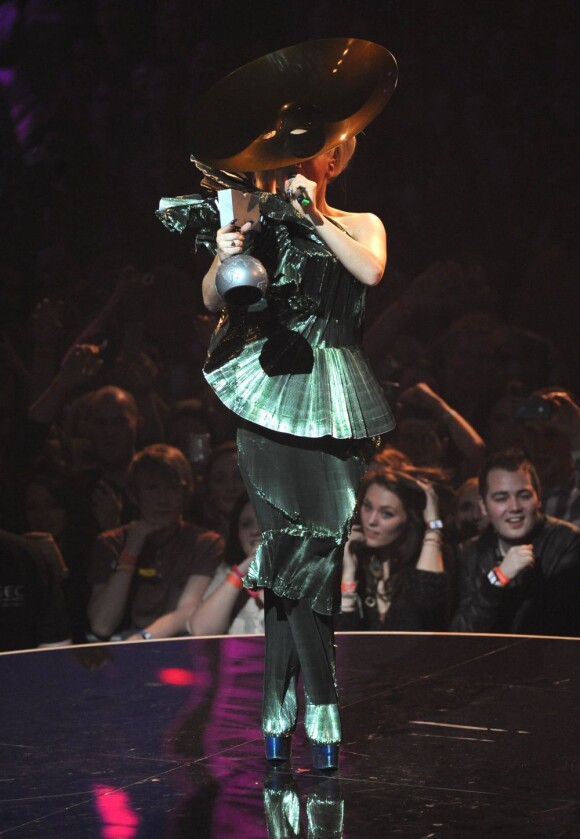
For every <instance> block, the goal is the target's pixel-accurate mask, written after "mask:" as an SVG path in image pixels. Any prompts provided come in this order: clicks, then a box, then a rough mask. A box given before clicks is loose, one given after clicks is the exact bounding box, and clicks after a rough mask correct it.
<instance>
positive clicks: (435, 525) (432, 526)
mask: <svg viewBox="0 0 580 839" xmlns="http://www.w3.org/2000/svg"><path fill="white" fill-rule="evenodd" d="M443 527H444V525H443V522H442V521H441V519H433V520H432V521H428V522H427V530H443Z"/></svg>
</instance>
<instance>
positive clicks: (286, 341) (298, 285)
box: [157, 173, 394, 744]
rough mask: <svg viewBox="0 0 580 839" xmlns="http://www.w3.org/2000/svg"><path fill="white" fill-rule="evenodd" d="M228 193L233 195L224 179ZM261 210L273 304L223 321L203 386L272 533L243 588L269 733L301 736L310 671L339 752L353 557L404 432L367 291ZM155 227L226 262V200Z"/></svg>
mask: <svg viewBox="0 0 580 839" xmlns="http://www.w3.org/2000/svg"><path fill="white" fill-rule="evenodd" d="M206 174H207V173H206ZM219 183H220V185H222V186H231V185H232V183H231V182H229V181H228V177H227V176H224V174H223V173H219ZM245 189H246V191H247V189H248V187H247V186H245ZM259 200H260V213H261V230H260V231H259V233H257V234H256V235H254V236H253V237H248V238H249V239H250V241H249V245H248V247H247V248H246V252H247V253H250V254H251V255H252V256H254V257H256V258H258V259H259V260H260V261H261V262H262V263H263V265H264V266H265V268H266V270H267V272H268V276H269V278H270V285H269V288H268V290H267V293H266V299H265V300H264V301H261V302H260V303H258V304H255V305H253V306H251V307H250V308H249V309H247V310H233V311H230V312H229V313H228V312H226V311H225V310H224V312H223V313H222V316H221V319H220V321H219V323H218V326H217V328H216V331H215V333H214V335H213V337H212V340H211V343H210V347H209V352H208V358H207V362H206V365H205V367H204V373H205V376H206V379H207V381H208V382H209V384H210V385H211V386H212V388H213V389H214V391H215V392H216V394H217V395H218V396H219V398H220V399H221V400H222V402H224V404H225V405H227V406H228V407H229V408H230V409H231V410H232V411H234V412H235V413H236V414H237V415H238V416H239V417H240V418H241V427H240V429H239V432H238V453H239V463H240V469H241V472H242V476H243V478H244V482H245V484H246V488H247V490H248V493H249V496H250V498H251V500H252V504H253V506H254V509H255V512H256V516H257V518H258V521H259V523H260V526H261V528H262V533H263V543H262V545H261V546H260V548H259V549H258V551H257V554H256V557H255V560H254V561H253V563H252V564H251V566H250V569H249V570H248V573H247V576H246V579H245V584H246V586H247V587H249V588H254V589H256V588H264V589H265V590H266V599H265V608H266V616H265V630H266V663H265V688H264V706H263V731H264V734H273V735H278V736H286V735H289V734H291V733H292V731H293V730H294V727H295V725H296V714H297V697H296V679H297V676H298V673H299V671H301V672H302V675H303V679H304V689H305V698H306V709H305V726H306V731H307V734H308V737H309V739H310V740H311V741H312V742H313V743H321V744H327V743H339V742H340V739H341V731H340V718H339V712H338V700H337V693H336V680H335V670H334V647H333V628H332V615H333V614H335V613H336V612H337V611H338V609H339V606H340V579H341V558H342V550H343V545H344V543H345V541H346V539H347V537H348V533H349V528H350V521H351V517H352V514H353V510H354V506H355V496H356V491H357V487H358V484H359V481H360V479H361V477H362V475H363V474H364V472H365V470H366V466H367V462H368V457H369V454H370V450H371V438H373V437H376V436H378V435H381V434H383V433H385V432H387V431H389V430H390V429H391V428H392V427H393V425H394V422H393V418H392V415H391V412H390V410H389V408H388V405H387V404H386V402H385V399H384V397H383V394H382V391H381V389H380V387H379V384H378V382H377V381H376V379H375V377H374V375H373V374H372V372H371V371H370V369H369V366H368V363H367V361H366V358H365V356H364V354H363V352H362V349H361V346H360V339H361V334H362V326H363V318H364V306H365V299H366V294H367V287H366V286H365V285H363V284H362V283H360V282H358V281H357V280H356V279H355V278H354V277H353V276H352V275H350V274H349V273H348V272H347V270H346V269H345V268H344V266H343V265H342V263H340V262H339V261H338V259H337V258H336V257H335V256H334V254H332V252H331V251H330V250H329V249H328V247H327V245H326V244H325V243H324V242H323V240H322V239H321V238H320V237H319V236H318V235H317V233H316V228H315V227H314V226H313V225H312V224H310V222H309V221H308V220H306V219H304V218H303V217H302V216H301V215H300V214H299V213H298V212H297V211H296V210H295V209H294V208H293V207H292V205H291V204H290V203H289V202H288V201H287V200H285V199H284V198H282V197H280V196H278V195H272V194H270V193H260V196H259ZM157 215H158V216H159V218H160V219H161V221H162V222H163V223H164V224H165V225H166V226H167V227H168V228H169V229H171V230H177V231H178V232H184V231H186V230H188V231H191V232H193V234H194V236H195V239H196V246H197V245H199V244H204V245H206V246H207V247H209V249H210V250H212V251H213V252H214V253H215V249H216V243H215V234H216V231H217V229H218V227H219V226H220V223H219V216H218V213H217V207H216V202H215V198H214V197H211V196H209V197H201V196H184V197H181V198H173V199H162V200H161V203H160V209H159V210H158V213H157Z"/></svg>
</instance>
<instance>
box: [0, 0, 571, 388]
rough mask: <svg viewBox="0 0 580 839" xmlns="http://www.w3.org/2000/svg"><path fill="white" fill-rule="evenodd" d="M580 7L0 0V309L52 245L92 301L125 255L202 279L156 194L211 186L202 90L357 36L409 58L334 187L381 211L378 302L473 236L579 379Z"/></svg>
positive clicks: (511, 297) (510, 312) (502, 293)
mask: <svg viewBox="0 0 580 839" xmlns="http://www.w3.org/2000/svg"><path fill="white" fill-rule="evenodd" d="M575 17H576V3H575V2H573V0H555V2H550V3H546V2H533V0H532V2H530V1H529V0H506V2H493V0H492V2H481V1H477V2H460V0H431V2H428V0H425V2H422V1H421V0H387V1H386V2H380V3H379V2H376V0H374V1H373V2H369V1H368V0H357V2H351V1H350V0H345V2H326V0H316V2H302V0H295V2H277V0H271V2H269V3H266V2H263V0H259V1H258V2H252V3H249V4H243V3H233V2H226V1H225V0H222V2H220V0H197V2H194V0H189V1H188V0H183V2H175V0H166V1H165V2H163V0H157V1H155V0H150V2H144V1H143V0H122V2H121V0H92V2H89V0H20V2H17V0H9V1H8V2H6V0H5V2H0V82H1V84H0V140H1V143H0V145H1V157H0V208H1V216H0V236H1V241H2V256H1V257H0V271H2V273H3V277H2V289H3V291H2V299H1V300H0V303H1V304H2V305H1V307H0V308H1V310H2V317H3V320H4V322H7V321H10V319H11V318H14V317H23V316H26V313H27V312H28V311H29V310H30V308H31V306H32V305H33V304H34V302H35V301H36V300H37V299H38V297H39V295H40V294H44V293H45V292H46V284H45V283H44V281H43V283H44V285H43V286H42V288H40V283H39V260H42V258H43V256H44V257H46V253H47V252H49V253H52V254H54V252H55V250H56V252H57V253H58V252H60V253H61V254H62V253H66V254H67V259H68V264H67V266H66V267H64V266H61V267H62V272H61V276H60V279H59V278H58V277H56V278H55V283H56V286H57V289H56V290H57V291H58V293H60V294H61V295H62V294H66V293H67V288H70V286H67V280H66V277H65V275H66V272H67V271H70V270H71V262H72V264H73V265H74V270H76V271H80V272H82V273H83V275H84V276H85V277H89V278H90V282H89V283H88V285H89V286H90V285H91V283H92V293H94V297H95V299H94V304H95V305H97V303H98V302H99V300H101V299H103V297H104V295H106V293H107V291H108V290H110V288H111V287H112V283H113V280H112V274H111V272H112V270H113V269H114V268H117V267H118V266H119V265H122V264H126V263H127V262H132V263H133V264H136V265H137V266H139V267H140V268H141V269H142V270H144V271H145V270H147V269H148V268H149V266H151V265H152V264H154V263H157V262H160V261H163V260H171V261H173V262H174V263H177V264H179V265H181V266H184V267H186V268H187V270H188V271H190V272H191V274H192V278H193V281H194V282H195V283H198V282H199V279H200V276H199V275H200V274H201V272H202V270H203V267H204V265H205V256H203V255H202V256H199V255H198V256H196V257H195V258H192V257H191V255H190V253H189V250H190V244H189V243H188V242H186V241H185V240H181V239H179V238H178V237H175V236H169V235H168V234H167V232H166V231H164V230H163V229H162V227H161V225H160V224H159V223H158V222H157V220H156V219H155V216H154V210H155V208H156V206H157V203H158V199H159V197H160V196H161V195H175V194H183V193H189V192H194V191H196V189H197V185H198V181H197V178H196V175H195V170H194V169H193V167H192V166H191V164H190V163H189V154H190V152H191V151H192V149H191V148H190V146H189V144H188V138H187V126H188V125H189V124H190V121H191V120H192V119H195V100H196V98H197V97H198V96H199V95H200V94H202V93H204V92H205V91H206V90H207V89H208V87H209V86H210V85H211V84H213V83H214V82H216V81H218V80H219V79H221V78H222V77H223V76H224V75H225V74H226V73H228V72H230V71H232V70H234V69H236V68H237V67H238V66H240V65H241V64H244V63H246V62H248V61H251V60H253V59H255V58H257V57H259V56H261V55H263V54H265V53H267V52H270V51H272V50H276V49H280V48H282V47H284V46H287V45H290V44H294V43H299V42H302V41H308V40H314V39H317V38H325V37H335V36H340V37H345V36H353V37H358V38H364V39H369V40H373V41H376V42H378V43H380V44H382V45H384V46H386V47H387V48H388V49H390V50H391V51H392V52H393V53H394V55H395V56H396V58H397V61H398V63H399V85H398V88H397V90H396V91H395V94H394V95H393V98H392V100H391V102H390V104H389V105H388V107H387V108H386V110H385V111H384V112H383V113H382V114H381V115H380V116H379V117H378V118H377V119H376V121H375V122H374V123H373V124H372V125H371V126H369V128H368V129H367V130H366V131H365V132H364V135H363V136H362V137H361V138H360V141H359V147H358V151H357V155H356V157H355V159H354V161H353V163H352V164H351V167H350V168H349V170H348V172H347V173H346V174H345V175H344V176H343V177H342V178H341V181H340V183H339V185H338V189H337V191H336V193H335V196H334V199H335V202H336V203H337V204H338V205H340V206H343V205H344V206H348V207H349V208H350V209H353V210H359V209H360V210H372V211H373V212H375V213H377V214H378V215H379V216H380V217H381V218H382V219H383V221H384V223H385V226H386V228H387V231H388V235H389V243H390V262H389V271H388V274H387V279H390V282H389V283H386V284H384V286H383V287H382V289H381V292H380V295H378V296H377V298H376V299H377V302H378V303H380V305H383V304H385V305H386V304H387V303H388V302H389V301H390V300H391V299H393V298H395V297H396V296H397V294H399V293H400V291H401V289H402V288H405V287H406V285H407V284H408V283H409V282H410V281H411V280H412V278H413V277H414V276H415V275H416V274H418V273H419V272H421V271H422V270H424V269H425V268H426V267H427V266H428V265H430V264H431V263H432V262H433V261H434V260H448V259H455V258H464V257H465V255H466V254H468V255H470V257H473V258H475V259H477V260H478V261H479V262H480V263H481V264H482V265H483V266H484V268H485V272H486V277H487V281H488V283H489V284H490V285H491V286H492V287H493V288H494V290H495V291H496V293H497V295H498V308H499V312H500V314H501V316H502V317H503V318H504V319H505V320H506V321H507V322H508V323H511V324H515V325H521V326H524V327H526V328H528V329H531V330H537V331H538V332H540V333H542V334H543V335H545V336H546V337H548V338H549V339H551V340H552V341H553V342H554V343H555V345H556V347H557V349H558V350H559V351H560V352H561V353H562V354H563V355H564V357H565V358H566V359H567V361H568V363H569V367H570V373H569V381H567V382H564V383H563V384H568V385H571V386H572V387H574V386H575V387H578V373H577V367H578V365H577V364H576V361H575V357H576V355H577V339H576V331H577V320H578V306H577V303H576V301H577V294H576V284H577V275H578V245H577V237H576V236H575V232H576V230H577V219H578V198H577V195H578V189H577V182H576V177H575V174H576V168H575V167H576V158H577V141H576V139H575V136H574V133H573V118H574V111H575V108H574V106H575V98H576V89H577V82H576V74H575V51H576V46H575V35H576V20H575ZM251 95H252V92H251V90H249V91H248V97H251ZM56 263H57V264H56V267H54V271H55V272H56V274H58V271H59V266H58V258H57V259H56ZM91 305H92V301H90V300H87V302H86V306H85V308H86V309H90V307H91Z"/></svg>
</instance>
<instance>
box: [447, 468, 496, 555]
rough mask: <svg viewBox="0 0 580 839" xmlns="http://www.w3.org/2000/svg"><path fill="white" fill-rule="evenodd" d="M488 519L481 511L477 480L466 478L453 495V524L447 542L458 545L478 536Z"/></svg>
mask: <svg viewBox="0 0 580 839" xmlns="http://www.w3.org/2000/svg"><path fill="white" fill-rule="evenodd" d="M488 521H489V520H488V517H487V514H486V512H485V510H484V509H483V505H482V503H481V497H480V495H479V483H478V480H477V478H468V479H467V480H466V481H464V482H463V483H462V484H461V486H460V487H459V489H458V490H457V493H456V494H455V499H454V505H453V523H452V527H451V528H450V531H451V532H450V533H449V541H450V542H451V543H452V544H455V545H458V544H459V543H461V542H465V540H466V539H470V538H471V537H472V536H477V535H479V534H480V533H481V532H482V531H483V529H484V528H485V527H486V526H487V524H488Z"/></svg>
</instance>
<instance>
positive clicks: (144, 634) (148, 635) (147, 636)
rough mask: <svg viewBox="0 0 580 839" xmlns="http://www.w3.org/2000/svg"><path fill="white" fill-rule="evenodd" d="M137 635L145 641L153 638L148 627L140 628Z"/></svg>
mask: <svg viewBox="0 0 580 839" xmlns="http://www.w3.org/2000/svg"><path fill="white" fill-rule="evenodd" d="M139 635H140V636H141V638H144V639H145V640H146V641H151V640H152V639H153V635H152V634H151V633H150V632H149V630H148V629H141V630H140V632H139Z"/></svg>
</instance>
